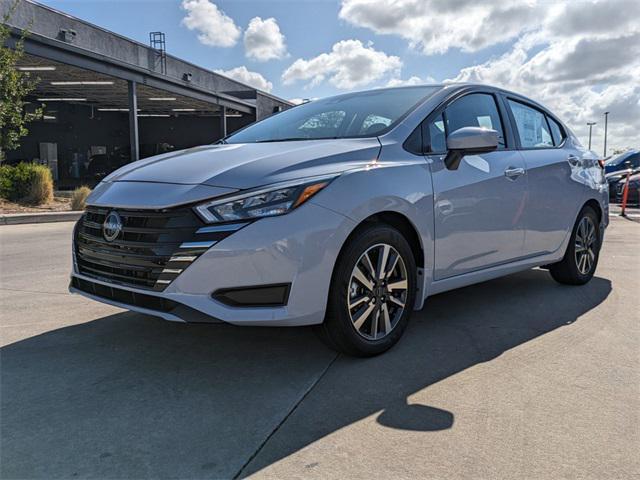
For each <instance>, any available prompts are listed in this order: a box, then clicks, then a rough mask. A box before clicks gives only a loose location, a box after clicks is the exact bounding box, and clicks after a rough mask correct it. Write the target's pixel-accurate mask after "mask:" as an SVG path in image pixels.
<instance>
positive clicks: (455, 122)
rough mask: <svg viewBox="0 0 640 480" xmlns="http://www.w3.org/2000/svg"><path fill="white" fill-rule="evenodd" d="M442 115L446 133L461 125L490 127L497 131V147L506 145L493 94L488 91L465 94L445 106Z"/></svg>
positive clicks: (461, 126)
mask: <svg viewBox="0 0 640 480" xmlns="http://www.w3.org/2000/svg"><path fill="white" fill-rule="evenodd" d="M444 117H445V120H446V125H447V127H446V130H447V132H448V133H451V132H455V131H456V130H458V129H459V128H463V127H485V128H491V129H493V130H496V131H497V132H498V148H505V147H506V144H505V140H504V129H503V128H502V121H501V119H500V114H499V113H498V107H497V105H496V101H495V99H494V98H493V95H490V94H488V93H472V94H470V95H465V96H464V97H462V98H460V99H458V100H456V101H455V102H453V103H452V104H451V105H449V106H448V107H447V109H446V110H445V114H444ZM436 128H437V126H436ZM430 130H431V127H430Z"/></svg>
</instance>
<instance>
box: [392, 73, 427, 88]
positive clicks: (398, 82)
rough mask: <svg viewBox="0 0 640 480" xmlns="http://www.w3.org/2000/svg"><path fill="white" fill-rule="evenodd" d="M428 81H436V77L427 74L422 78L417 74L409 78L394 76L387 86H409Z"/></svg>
mask: <svg viewBox="0 0 640 480" xmlns="http://www.w3.org/2000/svg"><path fill="white" fill-rule="evenodd" d="M427 83H436V79H435V78H433V77H431V76H426V77H425V78H420V77H418V76H416V75H414V76H412V77H409V78H407V79H402V78H399V77H398V78H392V79H391V80H389V81H388V82H387V84H386V86H387V87H409V86H412V85H424V84H427Z"/></svg>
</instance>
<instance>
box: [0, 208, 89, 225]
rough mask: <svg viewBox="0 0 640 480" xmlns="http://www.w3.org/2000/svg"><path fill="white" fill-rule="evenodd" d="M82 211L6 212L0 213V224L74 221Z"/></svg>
mask: <svg viewBox="0 0 640 480" xmlns="http://www.w3.org/2000/svg"><path fill="white" fill-rule="evenodd" d="M83 213H84V212H82V211H71V212H42V213H7V214H4V215H0V225H20V224H24V223H50V222H75V221H77V220H78V219H79V218H80V217H81V216H82V214H83Z"/></svg>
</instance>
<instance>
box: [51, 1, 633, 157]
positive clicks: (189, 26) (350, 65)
mask: <svg viewBox="0 0 640 480" xmlns="http://www.w3.org/2000/svg"><path fill="white" fill-rule="evenodd" d="M40 1H41V2H42V3H44V4H46V5H49V6H51V7H53V8H56V9H58V10H61V11H63V12H66V13H68V14H71V15H74V16H76V17H79V18H81V19H83V20H86V21H89V22H92V23H94V24H96V25H99V26H101V27H103V28H106V29H108V30H112V31H114V32H117V33H119V34H122V35H125V36H127V37H130V38H133V39H135V40H138V41H140V42H142V43H145V44H146V43H148V32H150V31H154V30H160V31H163V32H164V33H165V34H166V36H167V50H168V52H169V53H171V54H173V55H175V56H178V57H180V58H184V59H186V60H189V61H191V62H193V63H196V64H198V65H201V66H204V67H206V68H209V69H211V70H222V71H224V72H226V74H227V75H229V76H233V77H234V78H236V79H238V80H241V81H244V82H245V83H252V84H254V85H256V86H258V87H259V88H263V89H271V91H272V93H274V94H275V95H278V96H281V97H283V98H286V99H294V98H297V99H300V98H316V97H323V96H327V95H331V94H335V93H340V92H344V91H349V90H362V89H367V88H374V87H379V86H384V85H388V84H394V85H397V84H402V83H406V82H407V81H408V82H413V83H425V82H432V81H438V82H440V81H443V80H453V81H473V82H483V83H489V84H492V85H497V86H502V87H505V88H509V89H512V90H515V91H518V92H521V93H523V94H525V95H528V96H530V97H532V98H534V99H536V100H538V101H540V102H542V103H543V104H546V105H547V106H549V107H550V108H551V109H552V110H554V112H555V113H557V114H558V115H559V116H560V118H562V119H563V120H564V121H565V122H566V123H567V124H568V125H569V127H570V128H571V129H573V130H574V131H575V132H576V134H577V135H578V136H579V137H580V138H581V139H582V140H583V142H584V143H585V144H586V142H587V137H586V135H587V132H588V129H587V127H586V123H587V122H589V121H596V122H598V124H597V125H596V127H595V129H594V142H593V143H594V149H598V148H601V147H600V145H601V139H602V126H603V122H602V114H603V113H604V111H610V112H611V114H610V117H609V118H610V130H609V132H610V136H609V145H610V146H611V147H612V148H624V147H638V146H640V136H639V135H638V132H639V131H640V82H638V80H637V79H638V78H640V1H638V0H554V1H548V0H526V1H522V0H484V1H483V2H478V1H477V0H455V1H452V0H335V1H331V0H321V1H319V0H298V1H295V0H280V1H272V0H262V1H246V0H137V1H126V0H40ZM185 17H188V18H187V19H186V20H185ZM256 17H258V18H256ZM270 19H273V20H270ZM260 60H261V61H260Z"/></svg>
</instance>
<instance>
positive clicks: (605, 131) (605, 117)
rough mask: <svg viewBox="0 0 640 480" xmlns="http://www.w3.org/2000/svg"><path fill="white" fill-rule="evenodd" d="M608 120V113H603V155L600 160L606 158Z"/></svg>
mask: <svg viewBox="0 0 640 480" xmlns="http://www.w3.org/2000/svg"><path fill="white" fill-rule="evenodd" d="M608 120H609V112H604V155H603V156H602V158H607V122H608Z"/></svg>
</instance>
